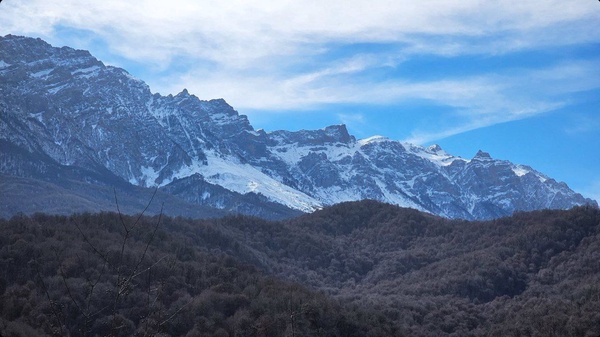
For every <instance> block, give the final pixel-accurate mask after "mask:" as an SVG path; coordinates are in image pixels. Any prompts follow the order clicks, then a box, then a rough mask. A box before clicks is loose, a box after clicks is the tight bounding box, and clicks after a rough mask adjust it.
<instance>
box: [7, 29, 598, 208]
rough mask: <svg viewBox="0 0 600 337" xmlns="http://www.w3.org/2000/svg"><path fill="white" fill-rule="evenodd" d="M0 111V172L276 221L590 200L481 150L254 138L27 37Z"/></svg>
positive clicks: (223, 117)
mask: <svg viewBox="0 0 600 337" xmlns="http://www.w3.org/2000/svg"><path fill="white" fill-rule="evenodd" d="M0 111H1V120H0V131H1V135H0V141H2V142H1V143H0V144H1V146H2V154H1V157H0V168H1V171H0V172H1V173H3V174H5V175H7V176H14V177H30V176H36V177H38V178H39V177H44V174H45V172H46V171H45V169H44V167H46V166H47V165H46V164H43V163H47V162H53V163H54V166H55V167H58V168H61V169H67V168H77V169H80V170H82V171H85V172H88V173H90V174H91V175H99V176H101V177H104V178H105V179H98V178H95V179H92V178H91V177H90V176H89V175H86V177H85V178H82V180H84V181H88V180H89V181H92V182H94V183H99V184H100V185H110V181H114V180H115V178H116V179H117V180H122V181H124V182H125V183H129V184H131V185H134V186H138V187H156V186H158V187H159V188H160V189H161V191H164V192H165V193H168V194H172V195H174V196H177V197H180V198H182V199H184V200H186V201H187V202H190V203H193V204H199V205H203V206H209V207H215V208H219V209H222V210H226V211H233V212H243V213H244V214H253V215H259V216H267V217H285V216H290V215H292V214H295V212H298V211H301V212H311V211H314V210H316V209H319V208H321V207H323V206H326V205H332V204H334V203H338V202H342V201H352V200H361V199H375V200H379V201H384V202H390V203H393V204H397V205H401V206H407V207H412V208H416V209H419V210H422V211H427V212H430V213H433V214H438V215H442V216H445V217H451V218H464V219H489V218H496V217H501V216H505V215H509V214H511V213H513V212H514V211H518V210H534V209H542V208H563V209H566V208H570V207H573V206H576V205H583V204H592V205H597V204H596V203H595V201H592V200H589V199H585V198H583V197H582V196H581V195H579V194H577V193H575V192H573V191H572V190H571V189H569V188H568V186H566V185H565V184H563V183H558V182H556V181H554V180H553V179H551V178H549V177H546V176H545V175H543V174H542V173H540V172H537V171H535V170H534V169H532V168H530V167H526V166H521V165H515V164H512V163H510V162H508V161H503V160H495V159H492V158H491V157H490V156H489V155H488V154H486V153H483V152H480V153H478V154H477V155H476V156H475V157H474V158H473V159H471V160H467V159H463V158H459V157H454V156H451V155H449V154H447V153H446V152H444V151H443V150H442V149H441V148H439V147H438V146H433V147H430V148H423V147H420V146H416V145H412V144H406V143H401V142H397V141H393V140H389V139H386V138H383V137H372V138H369V139H362V140H356V139H355V137H353V136H351V135H350V134H349V133H348V131H347V130H346V127H345V126H343V125H337V126H329V127H326V128H324V129H321V130H313V131H306V130H302V131H296V132H290V131H273V132H269V133H267V132H265V131H263V130H255V129H254V128H253V127H252V126H251V125H250V123H249V121H248V119H247V117H246V116H244V115H239V114H238V113H237V111H235V110H234V109H233V108H232V107H231V106H229V105H228V104H227V103H226V102H225V101H224V100H222V99H216V100H210V101H203V100H200V99H198V98H197V97H196V96H194V95H190V94H189V93H188V92H187V90H183V91H182V92H181V93H179V94H177V95H175V96H172V95H169V96H161V95H159V94H152V93H151V91H150V89H149V88H148V86H147V85H146V84H145V83H144V82H142V81H140V80H138V79H135V78H133V77H132V76H131V75H129V74H128V73H127V72H126V71H125V70H123V69H119V68H116V67H112V66H105V65H104V64H103V63H102V62H100V61H98V60H97V59H95V58H94V57H93V56H91V55H90V54H89V53H88V52H87V51H80V50H74V49H71V48H68V47H63V48H55V47H52V46H50V45H49V44H47V43H45V42H44V41H42V40H39V39H31V38H26V37H18V36H11V35H8V36H6V37H2V38H1V39H0ZM15 151H16V152H19V153H26V154H27V155H25V156H21V157H19V156H14V155H11V154H10V153H12V152H15ZM24 157H27V158H37V159H36V160H35V161H33V162H31V161H30V160H23V159H22V158H24ZM19 158H21V159H19ZM45 165H46V166H45ZM43 179H44V180H46V181H48V182H50V181H49V179H50V178H48V177H46V178H43ZM101 180H102V182H101ZM120 183H122V182H120ZM40 210H43V209H40Z"/></svg>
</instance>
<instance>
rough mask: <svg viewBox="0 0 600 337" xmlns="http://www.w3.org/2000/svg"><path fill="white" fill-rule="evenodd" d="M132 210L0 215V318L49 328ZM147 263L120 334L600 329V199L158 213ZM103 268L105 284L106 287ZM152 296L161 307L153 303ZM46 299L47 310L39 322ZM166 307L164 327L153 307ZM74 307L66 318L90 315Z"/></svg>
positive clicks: (134, 257)
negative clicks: (528, 206)
mask: <svg viewBox="0 0 600 337" xmlns="http://www.w3.org/2000/svg"><path fill="white" fill-rule="evenodd" d="M135 221H136V218H133V217H124V221H121V219H120V216H119V215H118V214H110V213H102V214H83V215H76V216H72V217H51V216H45V215H36V216H33V217H31V218H29V217H15V218H13V219H11V220H8V221H7V220H4V221H2V222H0V228H1V230H2V233H0V234H1V236H0V240H1V241H0V243H1V249H0V267H1V270H3V271H4V272H3V274H2V275H1V277H2V281H1V282H2V289H0V291H2V292H3V295H2V296H3V297H2V303H3V304H2V307H1V310H2V317H3V321H2V322H3V326H0V328H2V329H8V328H10V329H12V330H11V331H16V330H18V329H26V327H27V326H31V328H32V329H37V331H38V332H39V331H42V330H43V329H46V330H44V331H46V333H48V334H50V333H51V330H48V329H49V328H50V327H52V324H53V323H52V321H51V319H52V315H51V311H48V310H51V309H52V306H50V305H49V304H48V302H49V301H48V300H47V298H48V297H49V298H50V299H51V300H55V299H60V301H62V302H60V303H63V304H64V305H65V307H64V308H67V307H69V304H72V303H73V302H74V301H73V299H72V298H71V296H70V295H69V294H68V292H66V289H68V288H69V287H65V285H64V284H62V283H65V282H64V280H66V283H67V284H69V285H70V284H73V286H72V289H71V290H72V291H74V290H75V288H76V285H78V287H79V288H77V289H79V291H80V292H82V291H83V293H84V294H85V291H84V290H85V286H83V285H85V284H86V282H87V280H86V277H87V278H90V279H98V276H97V275H100V274H101V272H100V271H101V270H102V268H103V267H102V266H103V265H105V263H104V262H103V261H102V258H99V257H98V255H99V254H97V253H96V252H94V251H93V248H91V247H101V249H99V250H100V251H101V252H103V254H104V252H107V256H113V259H116V258H117V257H118V256H119V253H118V252H119V249H120V248H121V247H122V245H121V242H122V239H123V226H122V222H125V223H127V224H133V223H135ZM157 221H158V219H157V218H156V217H154V218H149V217H142V218H141V220H140V225H139V226H137V227H136V230H135V231H134V232H132V234H131V238H130V241H129V242H128V245H127V246H125V248H126V249H125V254H124V256H126V257H127V258H126V259H124V261H125V262H126V263H124V264H123V266H122V270H132V269H135V268H134V267H135V266H136V264H137V263H139V262H138V261H139V260H140V256H142V255H143V253H142V252H143V251H144V249H145V247H146V245H147V243H148V242H149V238H150V237H151V233H152V231H153V228H154V226H155V225H156V224H157ZM76 225H77V226H76ZM77 227H80V228H81V229H82V230H81V231H79V230H78V229H77ZM81 232H84V233H85V235H86V236H85V237H87V238H88V240H89V241H90V242H91V243H93V245H90V244H89V243H88V242H86V241H85V240H84V239H83V235H82V233H81ZM108 253H110V254H108ZM111 254H112V255H111ZM111 261H113V260H111ZM128 261H129V262H128ZM112 264H113V265H118V263H114V262H113V263H112ZM144 268H149V271H150V272H149V273H141V274H140V276H141V278H139V279H136V281H135V282H133V283H132V284H131V289H132V291H131V296H127V297H126V298H127V301H125V300H124V301H122V302H121V303H119V310H120V311H119V314H121V315H123V317H126V318H127V320H129V321H130V322H131V323H129V321H125V320H123V321H124V322H127V326H129V327H130V330H127V331H129V332H128V333H126V335H130V334H134V333H136V332H137V333H138V335H144V334H145V333H146V334H150V335H152V334H155V333H157V332H160V333H164V334H166V335H182V336H185V335H187V334H188V333H189V336H195V335H202V334H205V335H215V334H217V335H218V334H220V335H223V336H226V335H230V336H255V335H256V336H258V335H272V336H292V335H293V336H345V335H348V334H355V335H360V336H368V335H372V336H444V335H447V336H507V335H508V336H511V335H513V336H522V335H525V336H526V335H531V336H594V337H595V336H597V335H598V334H600V211H599V210H598V209H595V208H591V207H578V208H574V209H571V210H568V211H536V212H529V213H517V214H515V215H513V216H512V217H507V218H502V219H498V220H494V221H486V222H468V221H456V220H455V221H452V220H447V219H443V218H440V217H436V216H432V215H429V214H425V213H421V212H418V211H415V210H411V209H404V208H400V207H396V206H392V205H387V204H382V203H378V202H373V201H361V202H351V203H343V204H339V205H336V206H333V207H330V208H326V209H324V210H322V211H318V212H315V213H312V214H308V215H304V216H301V217H298V218H295V219H292V220H288V221H280V222H272V221H266V220H262V219H258V218H250V217H242V216H235V217H226V218H221V219H215V220H192V219H186V218H169V217H164V218H162V219H161V221H160V226H159V227H158V231H157V233H156V237H155V239H154V240H152V242H151V244H150V245H148V252H147V256H145V257H144V259H143V263H142V264H141V266H140V267H138V268H137V269H139V270H144ZM40 270H41V272H40ZM98 270H100V271H98ZM38 273H39V274H41V276H42V277H40V275H39V274H38ZM109 274H110V273H109V272H105V275H104V276H103V277H102V278H100V279H101V282H100V283H103V284H105V285H106V286H105V288H108V289H109V290H110V289H115V284H116V283H115V276H110V275H109ZM94 275H96V276H94ZM94 277H95V278H94ZM40 279H43V280H44V282H41V281H40ZM284 280H287V281H284ZM111 282H112V283H111ZM290 282H293V283H290ZM300 284H302V285H300ZM148 285H150V286H148ZM44 286H45V287H47V289H49V290H50V291H49V292H50V296H47V295H45V294H44ZM111 287H112V288H111ZM306 287H308V288H306ZM148 289H152V291H149V290H148ZM310 289H312V290H310ZM98 294H99V293H98ZM134 295H135V296H134ZM159 295H160V296H159ZM73 297H75V296H73ZM149 297H150V298H156V299H157V300H156V301H155V302H153V303H154V304H155V305H156V306H148V304H147V303H148V302H147V299H148V298H149ZM112 298H114V297H112ZM91 302H94V303H95V302H99V303H101V299H100V298H97V299H96V298H93V299H92V301H91ZM113 302H114V301H113ZM82 303H83V302H82ZM207 303H209V304H207ZM98 305H99V304H98ZM71 307H72V305H71ZM113 307H114V305H113ZM15 308H18V310H17V309H15ZM132 308H135V309H132ZM181 308H184V309H181ZM43 310H46V311H45V312H44V311H43ZM63 310H66V309H63ZM70 310H71V314H74V315H75V314H76V313H77V312H79V311H82V310H77V308H76V309H72V308H71V309H70ZM40 312H43V313H44V315H46V317H47V318H45V319H38V318H37V317H38V316H39V315H40ZM130 313H132V314H133V315H134V316H131V317H129V316H127V315H129V314H130ZM105 314H106V317H107V318H105V320H104V321H103V322H104V323H103V324H105V325H104V326H111V324H113V323H111V322H112V321H110V320H111V319H113V318H112V317H114V316H115V315H114V310H113V312H111V311H110V310H107V311H106V312H105ZM173 314H175V315H173ZM36 315H37V316H36ZM111 315H112V316H111ZM136 315H137V316H136ZM161 315H162V316H161ZM55 316H56V315H55ZM171 316H172V318H170V319H168V320H166V322H165V323H164V324H162V325H161V324H160V323H161V322H162V321H161V320H160V319H159V318H155V317H162V318H163V321H165V319H166V318H169V317H171ZM74 317H75V318H74V319H75V321H72V322H71V326H72V324H73V322H77V323H78V324H81V322H83V321H82V319H81V317H79V318H77V316H76V315H75V316H74ZM136 317H137V318H136ZM147 317H149V318H147ZM153 317H154V318H153ZM150 318H152V319H150ZM242 318H243V319H242ZM242 321H243V322H246V323H245V324H246V325H244V324H242V323H240V322H242ZM44 322H45V323H44ZM265 322H270V323H268V324H267V323H265ZM34 323H35V324H34ZM42 323H43V324H42ZM32 324H33V325H32ZM44 324H45V325H44ZM97 324H100V323H97ZM91 326H92V327H93V324H92V325H91ZM266 326H269V327H273V328H272V329H267V330H264V329H263V328H264V327H266ZM244 327H245V328H244ZM153 329H154V330H153ZM265 329H266V328H265ZM217 330H219V331H218V332H217ZM22 331H26V330H22ZM94 331H96V330H94ZM98 331H100V333H99V334H98V335H103V332H102V331H104V330H98ZM192 332H194V333H196V332H197V334H193V333H192ZM109 333H110V330H109ZM4 335H6V334H3V336H4ZM25 335H27V334H25ZM76 335H79V333H77V334H76ZM89 335H90V336H91V335H93V334H89Z"/></svg>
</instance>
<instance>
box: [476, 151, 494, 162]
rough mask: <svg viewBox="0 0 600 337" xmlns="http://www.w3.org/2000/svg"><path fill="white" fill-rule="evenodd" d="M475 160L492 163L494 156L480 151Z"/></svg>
mask: <svg viewBox="0 0 600 337" xmlns="http://www.w3.org/2000/svg"><path fill="white" fill-rule="evenodd" d="M473 160H479V161H491V160H492V156H490V154H489V153H487V152H483V151H481V150H479V151H477V153H476V154H475V157H473Z"/></svg>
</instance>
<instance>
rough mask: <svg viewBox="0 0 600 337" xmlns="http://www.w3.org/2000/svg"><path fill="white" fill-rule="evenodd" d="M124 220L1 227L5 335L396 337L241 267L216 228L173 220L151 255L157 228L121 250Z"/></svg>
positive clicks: (145, 229) (147, 227) (390, 326)
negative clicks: (200, 240) (370, 336)
mask: <svg viewBox="0 0 600 337" xmlns="http://www.w3.org/2000/svg"><path fill="white" fill-rule="evenodd" d="M122 220H123V222H125V223H129V224H132V223H135V218H133V217H122V216H120V215H118V214H113V213H102V214H93V215H92V214H83V215H75V216H72V217H64V216H47V215H42V214H38V215H35V216H33V217H14V218H12V219H11V220H8V221H5V220H3V221H1V222H0V229H1V235H0V240H1V241H0V243H1V245H0V246H1V248H0V270H2V274H1V276H0V293H2V297H1V301H0V312H1V313H2V316H1V320H0V331H1V335H2V336H133V335H135V336H190V337H191V336H283V335H295V336H308V335H327V336H364V335H367V334H368V333H370V331H372V333H375V334H376V335H379V336H385V335H390V334H392V335H393V334H395V330H394V323H393V322H391V321H390V320H389V319H387V318H386V317H385V316H384V315H383V314H382V313H378V312H374V311H369V310H366V309H364V308H358V307H357V306H354V305H350V304H348V302H340V301H338V300H334V299H332V298H330V297H327V296H326V295H325V294H323V293H319V292H316V291H314V290H309V289H307V288H306V287H303V286H301V285H299V284H294V283H290V282H285V281H282V280H279V279H277V278H273V277H270V276H268V275H265V274H264V273H260V272H259V271H257V269H256V268H255V267H252V266H250V265H247V264H241V263H239V262H238V261H236V260H235V259H233V258H232V257H231V256H228V255H227V253H230V251H229V242H228V240H227V239H226V238H224V237H223V236H222V235H220V234H218V232H219V231H218V229H217V228H216V227H214V228H213V227H212V226H208V227H203V226H200V227H199V228H194V227H191V226H179V227H177V226H175V225H174V224H175V223H177V219H166V221H165V223H167V224H168V225H170V226H173V227H175V228H176V229H177V230H176V231H175V230H173V228H171V229H170V230H169V229H162V230H159V231H158V232H157V234H156V238H155V240H152V242H151V244H150V245H148V242H149V239H150V237H151V233H152V231H153V228H154V226H155V225H156V223H157V221H158V218H157V217H154V218H148V217H143V218H141V220H140V221H139V223H137V228H134V230H133V231H132V232H131V235H130V237H129V239H128V240H127V241H126V244H125V245H122V243H123V239H124V237H125V234H124V229H123V227H122V226H121V222H122ZM128 226H129V227H131V226H130V225H128ZM79 229H81V231H80V230H79ZM188 235H189V236H188ZM196 236H200V237H202V238H203V239H204V240H206V241H208V242H211V243H212V248H211V247H210V246H201V245H198V244H197V243H194V242H192V241H190V240H193V237H196ZM190 237H191V238H192V239H190ZM146 249H147V251H146ZM122 250H123V251H124V253H123V254H122V253H121V251H122ZM121 256H123V258H121ZM105 259H106V260H105ZM140 261H142V262H141V263H140ZM130 276H132V277H131V280H130V282H129V283H127V282H128V277H130ZM373 322H378V324H373Z"/></svg>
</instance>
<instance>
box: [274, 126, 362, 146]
mask: <svg viewBox="0 0 600 337" xmlns="http://www.w3.org/2000/svg"><path fill="white" fill-rule="evenodd" d="M268 135H269V137H270V138H271V140H272V141H273V142H274V144H277V145H289V144H296V145H298V146H315V145H326V144H336V143H340V144H349V143H352V142H354V141H356V139H355V138H354V137H353V136H351V135H350V134H349V133H348V129H347V128H346V125H344V124H341V125H331V126H328V127H326V128H323V129H320V130H300V131H284V130H279V131H273V132H271V133H269V134H268Z"/></svg>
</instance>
